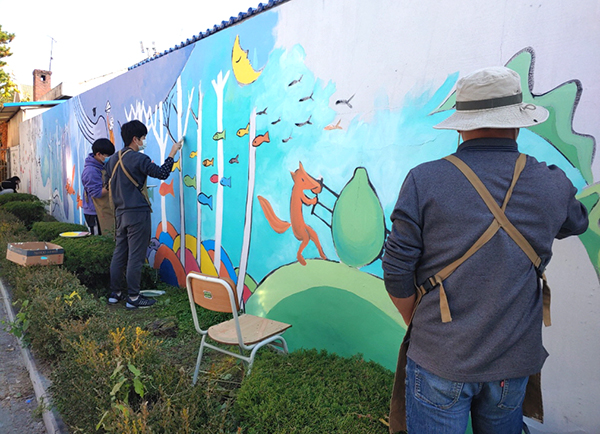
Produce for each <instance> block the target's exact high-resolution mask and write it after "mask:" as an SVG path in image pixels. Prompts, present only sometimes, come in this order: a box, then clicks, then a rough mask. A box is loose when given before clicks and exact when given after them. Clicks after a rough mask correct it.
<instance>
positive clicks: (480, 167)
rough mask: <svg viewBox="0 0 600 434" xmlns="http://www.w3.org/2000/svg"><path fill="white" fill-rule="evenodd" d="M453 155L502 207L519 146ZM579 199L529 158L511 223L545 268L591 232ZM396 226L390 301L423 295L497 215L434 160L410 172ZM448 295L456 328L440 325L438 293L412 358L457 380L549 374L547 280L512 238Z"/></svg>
mask: <svg viewBox="0 0 600 434" xmlns="http://www.w3.org/2000/svg"><path fill="white" fill-rule="evenodd" d="M455 155H456V156H457V157H458V158H460V159H461V160H463V161H464V162H465V163H466V164H467V165H469V167H471V169H472V170H473V171H474V172H475V173H476V174H477V176H478V177H479V178H480V179H481V181H482V182H483V184H484V185H485V186H486V187H487V189H488V190H489V191H490V193H491V194H492V196H493V197H494V198H495V199H496V201H497V202H498V204H499V205H500V206H501V205H502V200H503V199H504V195H505V194H506V191H507V189H508V187H509V185H510V182H511V179H512V175H513V170H514V165H515V161H516V159H517V157H518V155H519V153H518V149H517V143H516V142H515V141H513V140H509V139H476V140H469V141H467V142H464V143H463V144H462V145H461V146H460V147H459V149H458V151H457V153H456V154H455ZM576 192H577V191H576V189H575V187H574V186H573V185H572V183H571V182H570V180H569V179H568V178H567V177H566V175H565V174H564V172H563V171H562V170H560V169H559V168H557V167H556V166H547V165H546V164H545V163H540V162H538V161H537V160H536V159H535V158H533V157H531V156H528V157H527V164H526V166H525V169H524V170H523V172H522V174H521V176H520V178H519V180H518V182H517V184H516V186H515V189H514V192H513V194H512V197H511V199H510V201H509V203H508V206H507V209H506V215H507V217H508V219H509V220H510V221H511V222H512V223H513V224H514V225H515V226H516V227H517V229H518V230H519V231H520V232H521V233H522V234H523V235H524V236H525V238H526V239H527V240H528V241H529V243H530V244H531V245H532V246H533V248H534V249H535V251H536V252H537V254H538V255H539V256H540V257H541V259H542V264H543V265H544V266H545V265H547V264H548V262H549V261H550V258H551V256H552V242H553V240H554V239H555V238H564V237H567V236H569V235H577V234H581V233H583V232H584V231H585V230H586V229H587V227H588V218H587V211H586V209H585V207H584V206H583V205H582V204H581V203H580V202H579V201H578V200H576V199H575V194H576ZM391 219H392V222H393V227H392V231H391V234H390V236H389V237H388V239H387V241H386V244H385V254H384V257H383V270H384V280H385V285H386V289H387V291H388V292H389V293H390V294H391V295H393V296H395V297H399V298H404V297H409V296H411V295H413V294H415V286H414V281H415V280H416V283H417V284H419V285H421V284H422V283H423V282H424V281H425V279H427V278H428V277H430V276H433V275H434V274H435V273H436V272H438V271H439V270H441V269H442V268H443V267H444V266H446V265H448V264H449V263H451V262H452V261H454V260H455V259H457V258H459V257H460V256H462V254H463V253H464V252H465V251H466V250H467V249H468V248H469V247H471V245H472V244H473V243H474V242H475V241H476V240H477V238H478V237H479V236H480V235H481V234H482V233H483V232H484V231H485V229H487V227H488V226H489V224H490V223H491V222H492V219H493V216H492V214H491V212H490V211H489V210H488V208H487V206H486V205H485V203H484V202H483V200H482V199H481V198H480V196H479V195H478V193H477V192H476V190H475V189H474V188H473V186H472V185H471V184H470V183H469V181H468V180H467V179H466V178H465V176H464V175H463V174H462V173H461V172H460V171H459V170H458V169H457V168H456V167H455V166H454V165H452V163H450V162H449V161H446V160H436V161H432V162H429V163H425V164H421V165H419V166H417V167H415V168H414V169H412V170H411V171H410V172H409V174H408V176H407V177H406V179H405V181H404V184H403V186H402V189H401V191H400V195H399V198H398V202H397V203H396V206H395V208H394V211H393V213H392V216H391ZM549 283H550V286H552V282H549ZM444 288H445V290H446V294H447V297H448V303H449V306H450V311H451V313H452V318H453V321H452V322H449V323H442V322H441V317H440V306H439V288H438V287H436V288H434V289H433V290H432V291H431V292H429V293H428V294H426V295H425V296H424V297H423V300H422V301H421V304H420V305H419V307H418V308H417V310H416V313H415V317H414V319H413V329H412V332H411V341H410V346H409V351H408V357H410V358H411V359H412V360H414V361H415V362H416V363H417V364H419V365H421V366H423V367H424V368H425V369H427V370H429V371H431V372H433V373H434V374H436V375H438V376H440V377H444V378H447V379H449V380H453V381H465V382H485V381H496V380H502V379H506V378H515V377H523V376H527V375H531V374H534V373H536V372H539V371H540V370H541V368H542V365H543V363H544V361H545V359H546V357H547V356H548V353H547V352H546V350H545V349H544V347H543V345H542V333H541V328H542V296H541V289H540V285H539V281H538V278H537V274H536V270H535V268H534V266H533V264H532V263H531V261H530V260H529V259H528V258H527V256H526V255H525V253H523V251H522V250H521V249H520V248H519V246H517V244H516V243H515V242H514V241H513V240H512V239H511V238H510V237H509V236H508V235H507V234H506V232H504V230H502V229H500V231H499V232H498V233H497V234H496V235H495V236H494V237H493V238H492V239H491V240H490V241H489V242H488V243H487V244H486V245H484V246H483V247H482V248H481V250H479V251H478V252H477V253H475V255H473V256H472V257H471V258H470V259H468V260H467V261H466V262H465V263H463V264H462V265H461V266H460V267H459V268H458V269H457V270H456V271H455V272H454V273H453V274H452V275H451V276H450V277H449V278H448V279H446V280H445V281H444ZM570 289H571V288H554V290H555V291H556V290H562V291H564V290H570Z"/></svg>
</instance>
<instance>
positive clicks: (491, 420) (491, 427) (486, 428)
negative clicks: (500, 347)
mask: <svg viewBox="0 0 600 434" xmlns="http://www.w3.org/2000/svg"><path fill="white" fill-rule="evenodd" d="M528 379H529V377H522V378H510V379H505V380H502V381H490V382H487V383H461V382H456V381H451V380H446V379H445V378H442V377H438V376H437V375H435V374H433V373H431V372H429V371H427V370H425V369H424V368H422V367H421V366H419V365H417V364H416V363H415V362H414V361H412V360H411V359H410V358H409V359H408V362H407V366H406V421H407V424H408V433H409V434H464V433H465V431H466V429H467V425H468V422H469V413H470V414H471V420H472V424H473V433H474V434H521V432H522V431H521V430H522V429H523V410H522V408H521V405H522V404H523V399H524V397H525V388H526V387H527V380H528Z"/></svg>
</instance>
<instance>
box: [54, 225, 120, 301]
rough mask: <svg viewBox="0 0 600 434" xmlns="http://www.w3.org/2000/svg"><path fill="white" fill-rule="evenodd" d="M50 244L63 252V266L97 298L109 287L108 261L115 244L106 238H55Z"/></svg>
mask: <svg viewBox="0 0 600 434" xmlns="http://www.w3.org/2000/svg"><path fill="white" fill-rule="evenodd" d="M52 243H54V244H58V245H60V246H61V247H62V248H63V249H64V250H65V258H64V262H63V266H64V267H65V268H66V269H67V270H69V271H71V272H72V273H75V274H76V275H77V277H78V278H79V280H80V281H81V283H82V284H84V285H85V286H87V287H88V289H89V290H90V291H92V292H93V293H94V294H96V295H98V296H105V295H106V293H107V291H108V289H109V287H110V261H111V260H112V254H113V252H114V250H115V242H114V240H113V239H112V238H111V237H108V236H91V237H83V238H56V239H54V240H52Z"/></svg>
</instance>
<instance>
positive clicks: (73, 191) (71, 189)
mask: <svg viewBox="0 0 600 434" xmlns="http://www.w3.org/2000/svg"><path fill="white" fill-rule="evenodd" d="M65 190H67V193H68V194H70V195H74V194H75V189H74V188H73V186H72V185H71V183H70V182H69V181H67V184H66V185H65Z"/></svg>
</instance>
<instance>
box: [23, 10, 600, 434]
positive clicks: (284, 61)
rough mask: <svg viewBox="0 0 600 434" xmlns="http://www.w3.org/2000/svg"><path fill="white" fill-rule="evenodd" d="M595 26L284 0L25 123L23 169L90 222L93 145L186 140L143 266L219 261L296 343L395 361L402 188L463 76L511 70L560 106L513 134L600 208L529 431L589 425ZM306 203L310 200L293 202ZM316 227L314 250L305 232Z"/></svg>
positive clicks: (66, 209)
mask: <svg viewBox="0 0 600 434" xmlns="http://www.w3.org/2000/svg"><path fill="white" fill-rule="evenodd" d="M599 15H600V8H598V5H597V2H595V1H577V2H574V3H573V2H561V1H558V0H548V1H544V2H533V3H531V2H527V3H524V2H521V1H518V0H506V1H503V2H496V3H490V2H483V1H475V0H467V1H461V2H434V1H432V0H424V1H421V2H407V1H396V2H391V1H383V0H372V1H369V2H366V1H358V0H345V1H341V0H338V1H333V0H332V1H327V2H325V1H320V0H292V1H290V2H287V3H284V4H281V5H279V6H277V7H275V8H272V9H270V10H267V11H265V12H263V13H261V14H258V15H256V16H253V17H252V18H250V19H247V20H245V21H243V22H241V23H240V24H237V25H234V26H231V27H229V28H227V29H225V30H222V31H219V32H217V33H216V34H213V35H211V36H209V37H207V38H204V39H202V40H200V41H199V42H197V43H195V44H193V45H189V46H186V47H184V48H182V49H179V50H176V51H174V52H172V53H170V54H168V55H166V56H164V57H161V58H159V59H156V60H154V61H152V62H149V63H147V64H144V65H142V66H140V67H138V68H135V69H133V70H131V71H129V72H128V73H126V74H124V75H122V76H119V77H117V78H115V79H114V80H111V81H109V82H108V83H106V84H103V85H102V86H100V87H97V88H95V89H92V90H90V91H88V92H86V93H84V94H82V95H80V96H79V97H76V98H73V99H72V100H70V101H68V102H67V103H64V104H61V105H60V106H57V107H55V108H53V109H51V110H49V111H48V112H46V113H44V114H43V115H42V116H37V117H35V118H34V119H31V120H29V121H27V122H26V123H25V124H23V125H22V127H21V141H22V146H21V148H22V149H21V150H20V152H19V159H20V169H19V170H20V174H19V176H21V179H22V180H23V187H24V188H23V189H24V190H29V191H31V192H32V193H35V194H37V195H38V196H40V197H41V198H42V199H49V200H50V201H51V205H50V207H51V211H52V213H53V214H54V215H55V216H56V217H57V218H59V219H61V220H65V221H75V222H82V221H83V216H82V212H81V208H80V207H79V203H80V202H79V199H80V197H81V195H82V187H81V181H80V174H81V171H82V169H83V161H84V159H85V156H86V155H87V153H88V152H90V148H91V143H92V142H93V141H94V140H95V139H97V138H100V137H109V138H111V139H112V140H113V141H114V143H115V144H116V145H117V148H118V149H119V148H120V147H122V142H121V140H120V137H119V125H121V124H123V123H125V122H127V121H128V120H131V119H140V120H142V121H143V122H145V123H146V124H147V125H148V126H149V130H150V132H149V134H148V143H149V146H148V148H147V150H146V151H145V152H146V153H147V154H148V155H149V156H150V157H151V158H152V159H153V160H154V161H155V162H157V163H158V162H162V161H163V159H164V157H165V155H166V153H167V152H168V150H169V149H170V146H171V144H172V142H173V140H177V139H179V138H180V137H182V136H183V135H185V138H186V139H185V144H184V147H183V150H182V152H181V155H179V156H178V157H177V159H178V161H177V164H176V166H175V168H174V171H173V173H172V174H171V177H170V178H169V179H168V180H167V181H166V182H159V181H158V180H149V186H150V190H151V192H153V198H152V200H153V202H154V205H153V208H154V213H153V232H154V234H155V236H154V239H153V240H152V243H151V246H150V248H149V250H148V260H149V262H150V263H151V264H152V265H153V266H155V267H156V268H158V269H160V272H161V275H162V276H163V278H164V279H165V280H167V281H169V282H171V283H174V284H177V283H178V284H181V285H183V281H184V280H183V279H184V276H185V274H186V273H187V272H189V271H193V270H202V271H203V272H206V273H213V274H214V273H216V269H217V268H220V270H221V273H222V274H223V273H226V274H228V275H229V276H231V277H232V278H233V279H234V280H235V281H236V282H237V285H238V289H239V293H240V296H241V298H242V301H243V303H244V304H245V306H246V310H247V311H248V312H250V313H254V314H259V315H265V316H268V317H271V318H274V319H280V320H283V321H287V322H290V323H292V324H293V325H294V327H293V328H292V329H290V331H289V332H288V333H287V336H288V337H289V343H290V346H291V348H292V349H295V348H300V347H316V348H327V349H328V350H330V351H335V352H337V353H339V354H341V355H351V354H355V353H363V354H364V356H365V357H366V358H369V359H372V360H375V361H377V362H379V363H381V364H383V365H384V366H386V367H388V368H390V369H394V367H395V359H396V355H397V350H398V347H399V343H400V339H401V337H402V335H403V334H404V329H405V326H404V324H403V322H402V320H401V319H400V316H399V315H398V314H397V313H396V312H395V311H394V308H393V306H392V305H391V303H390V302H389V300H388V297H387V294H386V293H385V290H384V288H383V283H382V280H381V275H382V272H381V264H380V260H379V258H380V254H381V248H382V245H383V241H384V237H385V230H386V228H388V229H389V227H390V222H389V215H390V213H391V210H392V208H393V205H394V203H395V200H396V197H397V194H398V190H399V188H400V185H401V183H402V181H403V179H404V177H405V176H406V173H407V172H408V170H409V169H410V168H412V167H414V166H415V165H416V164H419V163H421V162H424V161H428V160H431V159H435V158H440V157H442V156H444V155H447V154H449V153H451V152H453V150H454V149H455V148H456V143H457V137H456V133H455V132H450V131H437V130H434V129H432V125H434V124H436V123H438V122H440V121H441V120H442V119H444V118H446V117H447V116H448V115H449V114H450V110H451V109H452V104H453V87H454V84H455V82H456V80H457V79H458V77H459V75H461V74H465V73H468V72H470V71H472V70H474V69H477V68H480V67H484V66H490V65H508V66H509V67H511V68H513V69H515V70H516V71H517V72H519V73H520V74H521V77H522V82H523V89H524V94H525V100H526V102H534V103H536V104H541V105H544V106H545V107H547V108H548V109H549V110H550V111H551V112H552V118H551V120H550V121H549V122H548V123H546V124H544V125H542V126H538V127H535V128H532V129H525V130H522V131H521V135H520V136H519V144H520V147H521V150H522V151H523V152H526V153H529V154H532V155H534V156H535V157H536V158H538V159H540V160H544V161H547V162H548V163H549V164H556V165H558V166H559V167H561V168H562V169H563V170H565V172H566V173H567V175H568V176H569V178H570V179H571V180H572V181H573V183H574V184H575V185H576V186H577V188H578V189H579V192H580V193H579V194H580V197H581V199H582V201H584V203H585V204H586V206H587V207H588V209H589V210H590V211H591V223H590V229H589V230H588V231H587V232H586V234H584V235H583V236H581V237H579V238H574V239H569V240H566V241H561V242H557V243H556V245H555V257H554V259H553V261H552V263H551V265H550V267H549V269H548V275H549V278H550V283H551V286H552V288H553V291H554V292H553V297H554V298H553V307H552V308H553V322H554V325H553V326H552V327H551V328H549V329H547V330H545V331H544V333H545V343H546V346H547V348H548V350H549V352H550V353H551V356H550V358H549V360H548V362H547V365H546V367H545V368H544V373H543V376H544V392H545V397H546V405H545V409H546V418H547V420H546V423H545V424H544V425H535V426H534V429H537V430H538V431H540V432H552V433H597V432H600V415H599V414H598V412H597V411H596V407H597V403H598V402H599V401H600V393H599V392H598V390H600V370H598V358H599V356H600V340H599V339H598V338H597V336H596V331H597V330H598V329H599V326H600V315H599V306H600V301H599V300H598V291H599V285H598V275H597V271H598V266H599V264H598V261H599V255H598V254H599V252H600V238H599V237H600V228H599V226H598V217H597V210H598V208H597V203H598V198H599V194H600V192H599V187H598V185H596V184H595V179H597V178H598V175H599V174H600V166H599V165H600V162H599V161H598V159H594V151H595V137H598V135H599V134H600V123H598V122H597V120H596V117H597V113H598V112H599V110H598V109H599V107H598V101H600V88H599V86H600V85H599V82H598V80H597V71H598V70H600V55H599V50H598V48H597V44H596V43H595V41H597V40H599V39H600V27H599V26H598V25H597V23H598V18H600V17H599ZM190 31H191V32H192V33H193V32H194V29H191V30H190ZM267 134H268V136H267ZM290 172H292V173H293V175H292V176H291V175H290ZM317 181H320V182H322V184H323V188H322V191H320V192H319V193H318V195H316V194H315V193H314V192H311V190H313V189H315V186H317V185H319V182H317ZM317 190H318V187H317V189H316V190H315V191H317ZM303 195H305V196H306V197H309V198H314V197H317V198H318V200H317V203H316V205H314V206H312V205H310V206H302V205H299V204H300V201H301V200H302V197H303ZM294 205H297V206H294ZM290 221H292V227H291V228H289V229H287V230H285V229H286V227H288V225H287V223H286V222H290ZM308 228H312V229H313V230H314V235H313V236H312V237H311V239H310V241H309V242H308V244H307V245H306V248H304V250H302V245H301V241H300V240H299V239H297V237H296V236H294V230H296V232H297V233H301V232H306V231H310V229H308ZM279 232H282V233H279ZM318 245H320V246H322V252H321V251H319V249H318V247H317V246H318ZM325 259H326V260H325ZM304 262H306V265H303V263H304ZM238 275H239V276H241V277H240V278H239V279H238Z"/></svg>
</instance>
